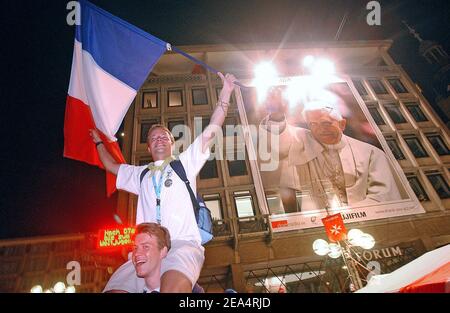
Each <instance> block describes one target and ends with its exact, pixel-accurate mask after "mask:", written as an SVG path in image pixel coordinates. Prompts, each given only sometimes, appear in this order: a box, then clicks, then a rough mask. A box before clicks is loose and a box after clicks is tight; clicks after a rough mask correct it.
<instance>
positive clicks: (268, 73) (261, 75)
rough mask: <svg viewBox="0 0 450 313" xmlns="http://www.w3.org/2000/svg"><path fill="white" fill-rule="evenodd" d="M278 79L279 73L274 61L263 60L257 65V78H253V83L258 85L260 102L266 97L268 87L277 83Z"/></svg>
mask: <svg viewBox="0 0 450 313" xmlns="http://www.w3.org/2000/svg"><path fill="white" fill-rule="evenodd" d="M277 80H278V73H277V70H276V69H275V67H274V66H273V64H272V63H270V62H261V63H259V64H258V65H256V66H255V79H254V80H253V84H254V86H255V87H256V90H257V93H258V101H259V102H262V101H263V100H264V99H265V98H266V96H267V91H268V89H269V88H270V87H271V86H274V85H276V84H277Z"/></svg>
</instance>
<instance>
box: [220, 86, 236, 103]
mask: <svg viewBox="0 0 450 313" xmlns="http://www.w3.org/2000/svg"><path fill="white" fill-rule="evenodd" d="M221 90H222V87H217V88H216V96H217V101H219V99H220V98H219V96H220V91H221ZM230 103H234V95H233V94H232V95H231V98H230Z"/></svg>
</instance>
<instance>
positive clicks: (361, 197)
mask: <svg viewBox="0 0 450 313" xmlns="http://www.w3.org/2000/svg"><path fill="white" fill-rule="evenodd" d="M277 82H278V83H275V84H273V83H272V84H270V85H267V84H266V85H265V86H264V88H260V86H257V84H256V86H254V87H252V88H248V89H243V90H242V100H243V107H244V108H245V115H246V118H247V120H248V125H249V127H250V129H252V130H253V131H252V144H253V146H254V147H255V149H254V150H255V152H256V153H255V154H256V156H255V159H256V160H255V162H257V165H258V169H259V174H260V177H261V181H262V188H263V189H264V195H265V198H266V201H267V209H268V210H269V212H268V213H269V214H270V220H271V226H272V229H273V231H274V232H277V231H284V230H292V229H302V228H310V227H320V226H322V224H321V218H322V217H324V216H326V215H327V213H328V214H334V213H337V212H340V213H341V214H342V217H343V219H344V222H346V223H347V222H357V221H363V220H372V219H380V218H388V217H393V216H402V215H409V214H418V213H423V212H424V210H423V208H422V206H421V205H420V203H419V201H417V198H416V197H415V195H414V193H413V191H412V190H411V188H410V187H409V185H408V182H407V180H406V178H405V176H404V173H403V171H402V170H401V168H400V166H399V165H398V164H397V161H396V160H395V158H394V157H393V155H392V153H391V151H390V150H389V147H388V145H387V143H386V141H385V140H384V137H383V135H382V134H381V132H380V131H379V130H378V129H377V128H376V127H377V126H376V124H375V123H374V121H373V119H372V118H371V116H370V113H369V111H368V110H367V108H366V107H365V105H364V102H363V100H362V99H361V98H360V97H359V96H358V95H357V94H356V91H355V89H354V87H353V86H352V83H351V80H349V79H347V78H342V77H334V78H333V79H330V80H329V81H328V82H327V83H325V84H322V85H320V84H317V83H316V82H314V81H311V78H310V77H301V76H299V77H288V78H284V79H283V78H282V79H279V80H277Z"/></svg>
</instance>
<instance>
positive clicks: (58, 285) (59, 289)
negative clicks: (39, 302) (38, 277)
mask: <svg viewBox="0 0 450 313" xmlns="http://www.w3.org/2000/svg"><path fill="white" fill-rule="evenodd" d="M65 289H66V285H64V283H63V282H60V281H59V282H57V283H56V284H55V286H54V287H53V291H54V292H55V293H63V292H64V290H65Z"/></svg>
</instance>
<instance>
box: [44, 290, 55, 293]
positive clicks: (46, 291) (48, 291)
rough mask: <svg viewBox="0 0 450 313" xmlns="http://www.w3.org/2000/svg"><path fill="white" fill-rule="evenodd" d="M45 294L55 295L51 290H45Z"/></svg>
mask: <svg viewBox="0 0 450 313" xmlns="http://www.w3.org/2000/svg"><path fill="white" fill-rule="evenodd" d="M44 293H53V292H52V291H51V290H50V289H45V291H44Z"/></svg>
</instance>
